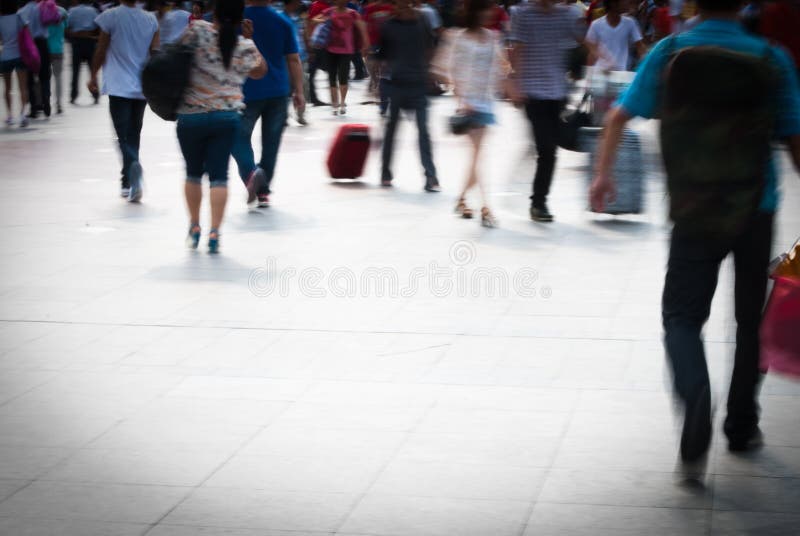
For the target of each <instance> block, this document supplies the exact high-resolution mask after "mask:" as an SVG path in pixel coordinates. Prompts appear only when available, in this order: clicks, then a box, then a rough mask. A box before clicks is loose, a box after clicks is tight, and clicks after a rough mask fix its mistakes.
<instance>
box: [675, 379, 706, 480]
mask: <svg viewBox="0 0 800 536" xmlns="http://www.w3.org/2000/svg"><path fill="white" fill-rule="evenodd" d="M710 444H711V391H710V387H709V386H708V385H705V386H703V387H702V388H700V390H699V391H698V392H697V394H696V395H695V396H694V397H693V398H692V399H690V400H687V401H686V412H685V415H684V420H683V431H682V433H681V460H683V462H685V463H687V464H691V463H695V462H697V461H698V460H702V459H703V458H705V457H706V456H707V454H708V447H709V445H710Z"/></svg>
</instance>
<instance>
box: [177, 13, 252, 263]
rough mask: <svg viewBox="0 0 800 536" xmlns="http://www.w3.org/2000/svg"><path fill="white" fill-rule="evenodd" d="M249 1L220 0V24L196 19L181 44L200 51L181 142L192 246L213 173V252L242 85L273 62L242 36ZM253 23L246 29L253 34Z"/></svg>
mask: <svg viewBox="0 0 800 536" xmlns="http://www.w3.org/2000/svg"><path fill="white" fill-rule="evenodd" d="M243 12H244V0H226V1H225V2H218V3H217V6H216V9H215V11H214V22H213V23H209V22H205V21H202V20H196V21H194V22H193V23H192V25H191V26H190V27H189V28H188V29H187V30H186V33H185V34H184V35H183V37H182V38H181V43H183V44H185V45H188V46H190V47H192V48H193V49H194V61H193V65H192V71H191V80H190V82H189V86H188V87H187V89H186V92H185V93H184V97H183V103H182V104H181V106H180V107H179V108H178V141H179V142H180V146H181V152H182V153H183V157H184V159H185V160H186V184H185V194H186V205H187V207H188V209H189V218H190V223H189V236H188V238H187V244H188V246H189V247H190V248H192V249H197V246H198V244H199V242H200V204H201V202H202V198H203V189H202V185H201V179H202V177H203V174H204V173H208V178H209V182H210V185H211V188H210V198H211V230H210V232H209V234H208V251H209V253H217V252H218V251H219V229H220V226H221V224H222V218H223V215H224V213H225V204H226V202H227V199H228V187H227V184H228V161H229V160H230V155H231V149H232V148H233V143H234V140H235V139H236V134H237V133H238V131H239V121H240V111H241V110H242V108H244V102H243V96H242V84H243V83H244V81H245V80H246V79H247V78H248V77H249V78H254V79H260V78H263V77H264V75H265V74H266V73H267V63H266V62H265V61H264V58H263V57H262V56H261V54H260V53H259V51H258V49H257V48H256V45H255V44H254V43H253V41H251V40H250V39H246V38H244V37H240V36H238V33H237V31H238V28H239V26H240V25H242V17H243ZM247 27H248V24H247V23H245V24H244V30H245V31H244V33H245V35H247V34H248V31H247Z"/></svg>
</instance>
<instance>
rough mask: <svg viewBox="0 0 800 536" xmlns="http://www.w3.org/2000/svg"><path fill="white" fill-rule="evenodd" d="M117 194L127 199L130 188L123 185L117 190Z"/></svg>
mask: <svg viewBox="0 0 800 536" xmlns="http://www.w3.org/2000/svg"><path fill="white" fill-rule="evenodd" d="M119 195H120V197H124V198H125V199H128V197H129V196H130V195H131V189H130V188H129V187H128V186H123V187H122V188H120V190H119Z"/></svg>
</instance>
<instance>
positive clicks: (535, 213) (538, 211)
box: [531, 205, 553, 223]
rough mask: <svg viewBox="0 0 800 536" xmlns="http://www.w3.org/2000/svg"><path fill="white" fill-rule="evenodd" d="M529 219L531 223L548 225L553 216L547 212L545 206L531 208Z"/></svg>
mask: <svg viewBox="0 0 800 536" xmlns="http://www.w3.org/2000/svg"><path fill="white" fill-rule="evenodd" d="M531 219H532V220H533V221H538V222H544V223H549V222H551V221H553V215H552V214H550V211H549V210H547V205H541V206H532V207H531Z"/></svg>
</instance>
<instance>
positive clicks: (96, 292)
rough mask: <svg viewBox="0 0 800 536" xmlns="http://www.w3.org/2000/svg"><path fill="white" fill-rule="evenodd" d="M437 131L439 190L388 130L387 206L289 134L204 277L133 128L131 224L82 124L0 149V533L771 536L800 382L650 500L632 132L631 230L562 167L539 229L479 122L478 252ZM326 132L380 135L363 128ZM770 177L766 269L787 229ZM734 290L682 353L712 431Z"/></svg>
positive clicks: (174, 169) (164, 134)
mask: <svg viewBox="0 0 800 536" xmlns="http://www.w3.org/2000/svg"><path fill="white" fill-rule="evenodd" d="M359 96H360V95H359V94H358V89H357V90H356V95H355V98H354V99H353V102H354V103H355V102H356V101H358V100H359V98H358V97H359ZM85 100H86V99H85ZM452 106H453V103H452V101H451V100H450V99H448V98H443V99H440V100H437V101H436V102H435V103H434V105H433V112H432V119H431V125H432V129H433V132H434V138H435V142H436V145H435V152H436V158H437V163H438V165H439V169H440V175H441V181H442V184H443V187H444V192H443V193H441V194H439V195H430V194H425V193H423V192H422V173H421V170H420V166H419V160H418V157H417V155H416V151H415V135H414V132H413V128H412V127H411V124H410V123H408V122H406V123H404V124H403V125H402V126H401V130H400V137H401V142H400V144H399V147H398V154H397V162H396V163H397V165H396V173H395V174H396V183H397V185H396V188H394V189H393V190H385V189H380V188H379V187H378V186H377V181H378V178H379V177H378V173H377V171H378V164H379V162H378V160H379V159H378V154H377V152H376V151H373V153H372V154H371V157H370V161H369V163H368V172H367V175H366V177H365V180H364V181H363V182H355V183H332V182H331V181H329V180H328V179H327V178H326V174H325V172H324V168H323V160H324V156H325V153H326V150H327V145H328V143H329V140H330V138H331V136H332V134H333V132H334V129H335V128H336V127H337V126H338V125H340V124H342V123H344V122H346V120H345V119H341V118H333V117H331V116H330V112H329V109H313V110H312V111H311V113H310V120H311V122H312V124H311V126H309V127H307V128H302V127H299V126H297V125H296V124H295V123H294V122H292V124H291V126H290V127H289V129H288V130H287V132H286V136H285V139H284V144H283V147H282V150H281V155H280V162H279V166H278V172H277V178H276V180H275V182H274V190H275V194H274V199H273V203H274V206H273V207H272V208H270V209H268V210H261V211H248V210H247V208H246V207H245V205H244V200H243V196H244V190H243V188H242V186H241V184H240V183H239V182H238V180H232V181H231V200H230V203H229V206H228V213H227V218H226V222H225V226H224V229H223V236H222V254H221V255H219V256H218V257H211V256H209V255H208V254H206V253H204V252H202V251H201V252H196V253H193V252H189V251H187V250H185V249H184V247H183V239H184V234H185V232H186V227H187V220H186V216H185V209H184V206H183V200H182V190H181V187H182V159H181V157H180V153H179V151H178V146H177V141H176V137H175V134H174V126H173V125H172V124H167V123H164V122H162V121H160V120H158V119H157V118H156V117H155V116H153V115H148V116H147V118H146V121H145V127H144V140H143V147H142V163H143V165H144V168H145V174H146V191H145V197H144V202H143V203H142V204H141V205H130V204H127V203H125V202H124V201H122V200H120V199H119V197H118V182H117V180H116V177H117V175H116V173H117V170H118V168H119V163H118V156H117V152H116V148H115V146H114V142H113V138H112V131H111V125H110V121H109V118H108V115H107V109H106V103H105V102H103V104H102V105H101V106H98V107H90V106H88V105H80V106H78V107H68V109H67V110H66V114H65V115H64V116H63V117H57V118H53V119H52V120H50V121H49V122H44V121H37V122H35V124H34V125H33V126H32V127H31V128H29V129H28V130H27V131H20V130H3V131H0V179H1V180H0V226H2V237H3V238H2V249H3V255H2V256H1V257H0V263H1V264H0V266H2V278H0V296H2V300H1V301H0V303H2V305H1V306H0V534H3V535H9V536H23V535H31V536H40V535H47V536H51V535H59V536H68V535H69V536H71V535H76V536H94V535H102V536H106V535H119V536H123V535H124V536H128V535H144V534H147V535H148V536H178V535H214V536H217V535H222V534H226V535H234V536H255V535H260V536H279V535H280V536H300V535H303V536H307V535H316V536H320V535H323V534H339V535H342V536H345V535H347V536H353V535H372V536H439V535H442V536H445V535H446V536H451V535H459V536H471V535H475V536H495V535H496V536H505V535H515V536H523V535H524V536H534V535H536V536H540V535H542V536H545V535H556V534H558V535H586V536H603V535H629V536H632V535H648V536H655V535H668V534H674V535H681V536H684V535H686V536H689V535H710V534H713V535H722V534H725V535H728V534H737V535H744V534H753V535H787V534H791V533H796V530H797V527H798V526H800V514H798V504H800V428H798V410H800V388H798V386H797V384H793V383H790V382H788V381H784V380H781V379H779V378H774V377H769V378H767V380H766V382H765V384H764V388H763V396H762V402H763V428H764V431H765V434H766V439H767V447H766V448H765V449H764V451H763V452H762V453H760V454H759V455H757V456H754V457H751V458H741V457H733V456H731V455H729V454H728V453H727V452H726V450H725V448H724V442H723V441H722V440H721V434H719V433H718V434H717V435H716V437H715V442H714V445H713V454H712V459H711V462H710V466H709V475H708V482H707V484H708V485H707V490H706V491H705V492H690V491H687V490H685V489H683V488H680V487H678V486H676V485H675V484H674V474H673V471H674V469H675V462H676V450H677V447H676V442H677V436H676V426H677V422H678V421H677V420H676V418H675V414H674V412H673V408H672V403H671V397H670V395H669V389H668V374H667V371H666V370H665V365H664V356H663V351H662V349H661V343H660V336H661V329H660V323H659V297H660V296H659V295H660V290H661V285H662V278H663V268H664V263H665V252H666V249H665V248H666V239H667V236H668V226H667V224H666V219H665V211H664V203H665V199H664V187H663V181H662V179H661V177H660V175H659V172H658V166H657V165H656V162H657V158H656V157H655V156H654V153H653V141H654V137H653V132H654V129H653V125H651V124H639V125H636V128H637V129H639V130H640V131H641V133H642V136H643V139H645V140H646V142H647V147H648V152H647V162H648V166H647V169H645V170H643V173H644V174H645V176H646V179H647V196H646V197H647V211H646V213H645V214H644V215H642V216H637V217H619V218H611V217H607V216H597V215H592V214H590V213H588V212H586V211H585V210H584V209H585V205H586V184H585V174H586V171H585V166H586V161H585V156H583V155H580V154H576V153H571V154H570V153H564V154H562V158H561V160H560V161H559V168H558V172H557V177H556V181H555V185H554V188H553V192H552V200H551V208H552V210H553V211H554V213H555V214H556V217H557V220H556V222H555V223H554V224H552V225H540V224H534V223H532V222H530V221H529V220H528V219H527V214H526V208H527V192H528V189H529V184H530V179H531V177H532V173H533V169H534V164H533V157H532V156H531V150H530V142H529V135H528V128H527V126H526V124H525V122H524V120H523V118H522V117H521V115H520V113H519V112H518V111H516V110H514V109H513V108H510V107H506V106H501V108H500V122H501V125H500V126H498V127H497V128H495V129H494V131H493V133H492V135H491V139H490V141H489V146H488V149H487V151H486V162H485V170H486V176H487V177H489V179H490V182H491V190H492V197H491V199H492V203H493V205H494V208H495V210H496V212H497V215H498V218H499V220H500V227H499V228H498V229H494V230H486V229H482V228H481V227H480V226H479V224H478V222H477V221H476V220H475V221H463V220H459V219H457V218H455V217H454V215H453V213H452V207H453V204H454V201H455V196H456V192H457V188H458V186H459V185H460V183H461V181H462V176H463V173H464V165H465V161H466V158H467V147H466V145H465V140H463V139H460V138H455V137H452V136H450V135H448V134H446V133H445V117H446V116H447V114H448V113H450V112H451V111H452ZM350 115H351V117H349V118H348V120H363V121H365V122H367V123H369V124H371V125H372V126H373V127H374V130H373V132H374V133H376V134H377V133H379V128H378V127H379V122H378V121H377V117H376V113H375V110H374V109H372V108H371V107H366V106H358V105H355V104H353V105H351V106H350ZM376 137H377V138H379V137H380V136H379V135H378V136H376ZM376 150H377V144H376ZM781 159H782V160H781V162H782V166H783V168H784V171H785V175H786V174H788V176H787V177H786V178H785V180H784V204H783V210H782V212H781V214H780V217H779V218H778V231H777V235H776V241H775V247H776V248H786V247H788V246H789V245H791V243H792V242H793V241H794V239H795V238H796V235H797V234H798V229H800V211H798V210H797V209H798V207H800V183H798V181H797V180H796V179H797V177H796V174H794V173H793V172H791V171H790V168H789V165H788V160H787V159H786V157H785V155H782V156H781ZM490 280H491V281H492V282H493V283H494V287H492V286H491V285H489V284H488V282H489V281H490ZM730 282H731V272H730V267H729V265H728V264H727V263H726V265H725V267H724V273H723V276H722V278H721V282H720V288H719V291H718V293H717V297H716V299H715V302H714V307H713V314H712V318H711V321H710V322H709V325H708V329H707V331H706V339H707V348H708V354H709V361H710V367H711V371H712V376H713V382H714V394H715V399H716V403H717V405H718V406H719V407H720V408H722V407H724V397H725V394H726V377H727V375H728V374H729V370H730V361H731V354H732V351H733V340H734V336H733V330H734V324H733V319H732V314H731V313H732V311H731V292H730V288H731V285H730ZM722 413H723V412H722V411H718V412H717V421H720V418H721V417H723V415H722ZM716 429H717V430H719V423H718V424H717V428H716Z"/></svg>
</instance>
